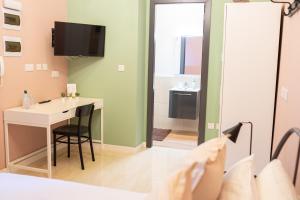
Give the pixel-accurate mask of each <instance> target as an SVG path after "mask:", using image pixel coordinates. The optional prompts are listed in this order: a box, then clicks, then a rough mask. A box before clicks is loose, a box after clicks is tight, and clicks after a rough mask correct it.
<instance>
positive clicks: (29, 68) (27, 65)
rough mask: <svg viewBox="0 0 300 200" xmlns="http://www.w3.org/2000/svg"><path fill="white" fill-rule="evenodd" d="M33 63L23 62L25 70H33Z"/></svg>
mask: <svg viewBox="0 0 300 200" xmlns="http://www.w3.org/2000/svg"><path fill="white" fill-rule="evenodd" d="M33 71H34V64H25V72H33Z"/></svg>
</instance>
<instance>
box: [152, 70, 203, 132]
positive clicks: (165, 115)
mask: <svg viewBox="0 0 300 200" xmlns="http://www.w3.org/2000/svg"><path fill="white" fill-rule="evenodd" d="M193 80H196V84H197V85H199V86H200V76H194V75H176V76H155V80H154V128H161V129H171V130H178V131H191V132H198V122H199V120H185V119H172V118H169V91H170V89H172V88H173V87H175V86H177V85H178V84H180V83H184V82H192V81H193Z"/></svg>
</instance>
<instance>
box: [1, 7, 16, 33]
mask: <svg viewBox="0 0 300 200" xmlns="http://www.w3.org/2000/svg"><path fill="white" fill-rule="evenodd" d="M2 11H3V12H2V15H3V28H5V29H10V30H21V12H20V11H16V10H10V9H6V8H3V9H2Z"/></svg>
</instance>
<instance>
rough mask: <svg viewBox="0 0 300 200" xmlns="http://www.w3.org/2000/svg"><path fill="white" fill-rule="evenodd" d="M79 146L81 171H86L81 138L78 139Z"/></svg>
mask: <svg viewBox="0 0 300 200" xmlns="http://www.w3.org/2000/svg"><path fill="white" fill-rule="evenodd" d="M78 146H79V156H80V163H81V169H82V170H84V163H83V156H82V147H81V139H80V137H78Z"/></svg>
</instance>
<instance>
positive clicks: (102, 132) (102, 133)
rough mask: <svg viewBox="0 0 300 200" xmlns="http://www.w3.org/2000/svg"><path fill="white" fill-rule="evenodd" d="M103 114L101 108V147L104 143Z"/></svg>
mask: <svg viewBox="0 0 300 200" xmlns="http://www.w3.org/2000/svg"><path fill="white" fill-rule="evenodd" d="M103 116H104V109H103V108H102V109H101V146H102V147H103V144H104V131H103V130H104V128H103V124H104V123H103Z"/></svg>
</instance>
